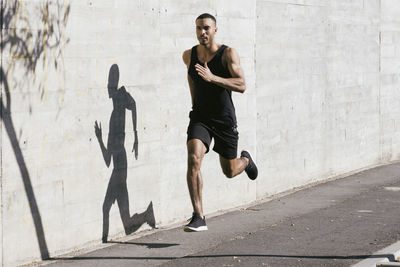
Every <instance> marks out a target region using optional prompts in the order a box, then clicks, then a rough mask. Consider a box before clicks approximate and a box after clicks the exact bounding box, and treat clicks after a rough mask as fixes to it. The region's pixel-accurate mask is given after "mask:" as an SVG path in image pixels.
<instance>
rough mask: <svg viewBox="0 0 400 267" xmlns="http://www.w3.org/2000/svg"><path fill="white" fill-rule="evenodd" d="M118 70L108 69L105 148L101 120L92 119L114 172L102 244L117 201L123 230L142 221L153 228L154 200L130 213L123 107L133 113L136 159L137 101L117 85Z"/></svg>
mask: <svg viewBox="0 0 400 267" xmlns="http://www.w3.org/2000/svg"><path fill="white" fill-rule="evenodd" d="M118 81H119V69H118V65H117V64H114V65H112V66H111V68H110V72H109V75H108V86H107V87H108V95H109V98H111V99H112V102H113V111H112V112H111V117H110V123H109V133H108V140H107V147H106V146H105V145H104V142H103V138H102V129H101V123H100V124H98V123H97V121H96V122H95V126H94V127H95V133H96V137H97V139H98V141H99V144H100V148H101V152H102V154H103V158H104V162H105V163H106V165H107V167H109V166H110V164H111V158H112V160H113V171H112V174H111V177H110V181H109V183H108V187H107V193H106V196H105V199H104V203H103V236H102V241H103V243H106V242H107V238H108V230H109V214H110V210H111V206H112V204H113V203H114V202H115V201H117V203H118V208H119V213H120V216H121V220H122V224H123V226H124V229H125V233H126V234H127V235H128V234H131V233H133V232H135V231H137V230H138V229H139V228H140V226H142V225H143V224H144V223H148V224H149V225H150V226H151V227H152V228H155V218H154V211H153V203H152V202H150V204H149V205H148V207H147V209H146V210H145V211H144V212H142V213H135V214H134V215H133V216H130V212H129V195H128V188H127V183H126V180H127V170H128V162H127V157H126V150H125V145H124V143H125V114H126V110H130V111H131V112H132V124H133V132H134V136H135V137H134V138H135V140H134V144H133V149H132V152H135V158H136V159H137V158H138V155H139V152H138V148H139V142H138V136H137V130H136V124H137V114H136V102H135V100H134V99H133V97H132V96H131V95H130V94H129V93H128V92H127V91H126V89H125V87H124V86H122V87H120V88H118Z"/></svg>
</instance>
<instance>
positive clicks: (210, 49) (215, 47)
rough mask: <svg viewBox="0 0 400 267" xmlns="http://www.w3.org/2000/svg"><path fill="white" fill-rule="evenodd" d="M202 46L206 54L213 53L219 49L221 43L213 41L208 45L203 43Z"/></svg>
mask: <svg viewBox="0 0 400 267" xmlns="http://www.w3.org/2000/svg"><path fill="white" fill-rule="evenodd" d="M201 47H202V49H203V51H204V53H205V54H206V55H212V54H214V53H215V52H216V51H217V50H218V47H219V45H218V44H217V43H211V44H208V45H201Z"/></svg>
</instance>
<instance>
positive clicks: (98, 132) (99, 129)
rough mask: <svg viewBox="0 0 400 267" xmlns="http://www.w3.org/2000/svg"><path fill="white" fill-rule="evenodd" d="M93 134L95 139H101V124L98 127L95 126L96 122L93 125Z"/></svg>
mask: <svg viewBox="0 0 400 267" xmlns="http://www.w3.org/2000/svg"><path fill="white" fill-rule="evenodd" d="M94 132H95V133H96V136H97V138H99V139H101V135H102V134H101V122H100V126H99V125H98V124H97V121H95V123H94Z"/></svg>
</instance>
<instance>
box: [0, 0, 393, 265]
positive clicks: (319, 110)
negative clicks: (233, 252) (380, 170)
mask: <svg viewBox="0 0 400 267" xmlns="http://www.w3.org/2000/svg"><path fill="white" fill-rule="evenodd" d="M2 6H3V8H4V15H3V19H4V23H3V27H2V39H1V40H2V44H3V45H2V47H3V49H2V51H1V53H2V54H1V59H2V60H1V70H2V71H3V72H4V75H3V76H2V80H1V86H2V90H1V92H2V120H1V122H2V124H1V133H2V134H1V150H2V154H1V166H2V172H1V184H0V186H1V213H0V214H1V215H0V216H1V222H2V223H1V224H2V227H1V228H0V237H1V240H2V242H1V243H0V244H1V245H0V247H1V249H2V250H1V251H2V253H1V256H0V257H1V258H0V260H1V262H2V265H3V266H13V265H17V264H23V263H27V262H30V261H33V260H38V259H41V258H46V257H48V256H54V255H58V254H60V253H64V252H67V251H71V250H73V249H77V248H81V247H84V246H88V245H92V244H95V243H98V242H100V240H101V237H102V227H103V211H102V207H103V202H104V199H105V198H106V196H107V195H106V191H107V187H108V184H109V181H110V177H111V174H112V171H113V164H112V163H111V165H110V166H109V167H107V166H106V164H105V162H104V160H103V156H102V152H101V149H100V146H99V143H98V141H97V138H96V136H95V130H94V123H95V121H96V120H97V121H98V122H101V125H102V132H103V133H102V139H103V140H104V143H105V144H106V145H107V136H108V133H109V121H110V116H111V112H112V109H113V104H112V101H111V99H109V98H108V92H107V83H108V76H109V71H110V67H111V66H112V65H113V64H117V65H118V68H119V85H120V86H122V85H123V86H125V88H126V90H127V92H128V93H129V94H130V95H131V96H132V98H133V99H134V100H135V102H136V111H137V132H138V140H139V142H138V159H135V153H132V152H131V150H132V147H133V143H134V134H133V130H132V129H133V124H132V119H131V114H130V112H127V113H128V114H127V115H126V130H125V132H126V135H125V148H126V154H127V192H128V197H129V216H132V218H139V217H140V216H141V214H142V215H143V214H147V215H148V214H149V212H146V211H148V207H149V204H150V203H152V205H153V209H154V217H155V219H156V223H157V225H167V224H171V223H173V222H178V221H183V220H184V219H186V218H188V217H189V216H190V214H191V205H190V199H189V194H188V192H187V187H186V179H185V173H186V147H185V141H186V127H187V123H188V112H189V109H190V95H189V91H188V86H187V81H186V74H185V72H186V69H185V66H184V65H183V63H182V59H181V55H182V52H183V51H184V50H185V49H188V48H191V47H192V46H193V45H195V44H196V38H195V32H194V18H195V17H196V16H197V15H198V14H200V13H202V12H210V13H213V14H216V15H217V20H218V26H219V31H218V35H217V38H218V41H219V42H223V43H225V44H227V45H230V46H232V47H235V48H236V50H237V51H238V52H239V54H240V56H241V63H242V65H243V68H244V72H245V75H246V81H247V91H246V93H245V94H243V95H240V94H235V95H234V102H235V105H236V110H237V116H238V124H239V132H240V140H239V149H242V148H246V149H249V150H250V151H251V152H252V153H253V154H255V155H256V157H257V162H258V165H259V169H260V178H259V179H258V180H257V181H256V182H250V181H249V180H248V179H247V177H246V176H245V175H240V176H239V177H237V178H235V179H233V180H228V179H225V178H224V177H223V174H222V172H221V171H220V168H219V164H218V157H217V155H216V154H215V153H213V152H212V153H210V154H208V155H207V157H206V158H205V160H204V161H203V177H204V180H205V183H204V196H203V200H204V207H205V212H206V213H211V212H214V211H217V210H223V209H227V208H231V207H235V206H238V205H241V204H245V203H249V202H251V201H254V200H256V199H260V198H263V197H265V196H267V195H271V194H275V193H278V192H281V191H284V190H287V189H290V188H293V187H294V186H299V185H304V184H307V183H310V182H313V181H317V180H323V179H326V178H328V177H332V176H336V175H339V174H343V173H346V172H349V171H352V170H355V169H359V168H365V167H368V166H373V165H376V164H380V163H384V162H390V161H394V160H398V159H399V158H400V134H399V131H400V128H399V127H398V125H400V124H399V119H398V118H399V117H400V116H399V115H400V114H399V113H400V109H399V95H398V94H399V87H400V76H399V72H400V67H399V66H400V65H399V62H400V61H399V57H400V31H399V29H400V25H399V24H400V21H399V19H398V18H399V17H400V16H399V14H400V10H399V8H400V7H399V6H400V5H399V4H398V3H397V2H396V0H381V1H379V0H368V1H366V0H365V1H362V0H352V1H348V0H346V1H345V0H340V1H339V0H335V1H333V0H332V1H317V0H269V1H263V0H252V1H246V5H243V1H238V0H237V1H229V4H227V2H225V1H214V0H209V1H183V0H173V1H170V0H151V1H131V0H129V1H128V0H126V1H122V0H119V1H105V0H96V1H45V0H40V1H37V0H36V1H33V0H32V1H30V0H26V1H18V2H14V1H2ZM125 208H127V207H126V206H125ZM119 213H120V211H119V208H118V205H117V201H116V202H115V203H114V205H113V206H112V208H111V211H110V215H109V225H110V231H109V237H111V238H112V237H120V236H123V235H125V233H124V228H123V224H122V222H121V218H120V214H119ZM135 214H136V215H135ZM135 216H136V217H135ZM142 219H143V217H142ZM139 221H140V220H139ZM142 222H145V220H143V221H142ZM148 228H149V226H148V224H147V223H144V224H143V225H142V226H141V228H140V229H138V230H143V229H148ZM22 239H23V240H24V242H21V240H22ZM17 248H18V249H17Z"/></svg>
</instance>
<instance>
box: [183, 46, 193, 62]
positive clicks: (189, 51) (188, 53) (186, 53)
mask: <svg viewBox="0 0 400 267" xmlns="http://www.w3.org/2000/svg"><path fill="white" fill-rule="evenodd" d="M191 55H192V48H190V49H187V50H185V51H183V54H182V59H183V62H184V63H185V64H186V65H188V64H189V63H190V57H191Z"/></svg>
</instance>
